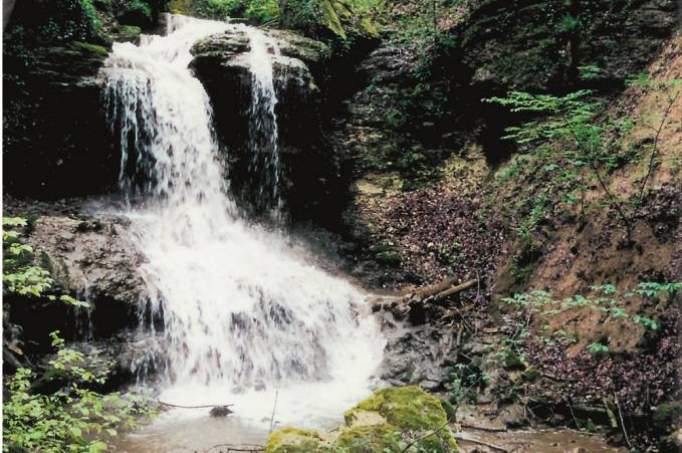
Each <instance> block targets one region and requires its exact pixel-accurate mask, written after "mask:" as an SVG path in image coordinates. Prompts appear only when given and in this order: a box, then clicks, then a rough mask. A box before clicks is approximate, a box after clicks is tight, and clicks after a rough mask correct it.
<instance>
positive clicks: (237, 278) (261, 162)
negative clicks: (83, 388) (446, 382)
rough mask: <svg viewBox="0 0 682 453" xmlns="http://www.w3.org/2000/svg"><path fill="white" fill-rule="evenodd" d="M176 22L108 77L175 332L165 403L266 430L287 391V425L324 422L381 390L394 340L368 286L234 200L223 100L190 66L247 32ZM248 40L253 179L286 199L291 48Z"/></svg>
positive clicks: (141, 242)
mask: <svg viewBox="0 0 682 453" xmlns="http://www.w3.org/2000/svg"><path fill="white" fill-rule="evenodd" d="M168 21H169V30H168V34H167V36H163V37H161V36H146V37H143V40H142V42H141V44H140V45H139V46H134V45H132V44H129V43H126V44H115V45H114V49H113V53H112V55H111V56H110V58H109V60H108V64H107V68H106V69H105V70H104V74H105V77H106V80H107V90H106V96H105V97H106V103H107V106H108V108H109V112H110V117H111V120H112V123H113V124H114V130H115V131H116V132H117V133H118V134H119V137H120V142H121V155H122V157H121V159H122V161H121V188H122V190H123V191H124V192H125V193H126V194H127V195H129V196H131V199H133V197H132V196H134V198H135V201H134V203H133V207H132V208H130V209H129V211H128V212H127V213H126V215H128V217H129V218H130V219H131V221H132V226H133V231H134V234H135V240H136V242H137V245H138V246H139V248H140V250H141V251H142V252H143V254H144V255H145V256H146V258H147V262H146V263H145V264H144V265H143V267H142V271H143V274H144V276H145V278H146V280H147V283H148V286H149V289H150V292H151V293H152V294H153V295H154V297H153V298H152V301H151V307H147V308H146V309H147V310H148V311H150V312H151V313H152V318H155V319H157V320H161V321H162V322H161V324H162V326H163V329H162V330H161V331H159V332H158V334H157V335H158V336H159V338H160V339H161V340H160V341H161V348H160V350H161V351H162V352H161V353H158V354H150V360H151V361H152V362H153V364H154V368H155V369H156V370H157V371H158V379H159V381H158V385H159V387H160V390H161V398H162V399H163V400H168V401H171V402H174V403H176V404H185V405H187V404H195V405H196V404H218V403H227V402H229V403H234V404H235V411H236V413H237V415H238V416H239V417H240V418H242V419H244V420H247V421H252V422H254V423H262V422H263V418H269V415H270V412H271V411H272V409H273V401H274V399H275V395H277V397H278V405H277V416H276V418H277V420H279V421H280V422H282V423H298V424H303V425H311V424H312V425H315V424H316V421H315V420H319V419H320V418H324V417H325V416H328V415H332V414H340V413H341V411H342V410H343V409H344V408H346V407H348V406H349V405H350V404H352V403H353V402H354V401H355V400H357V399H359V398H361V397H362V396H363V395H364V394H365V393H366V392H367V391H368V389H369V386H370V380H371V375H372V373H373V371H374V369H375V367H376V365H377V364H378V363H379V361H380V357H381V353H382V349H383V345H384V341H383V339H382V337H381V335H380V334H379V333H378V329H377V327H376V325H375V323H374V321H373V320H372V319H371V317H370V316H368V314H367V313H366V310H367V307H366V304H364V300H365V298H364V295H363V294H362V293H361V292H360V291H359V290H357V289H355V288H354V287H353V286H351V285H350V284H349V283H347V282H345V281H344V280H341V279H339V278H335V277H333V276H331V275H329V274H327V273H325V272H323V271H321V270H319V269H318V268H316V267H315V266H314V265H312V264H309V261H310V260H309V259H306V256H305V253H304V252H303V251H301V250H296V249H294V248H293V247H292V246H291V245H289V244H288V241H287V240H286V238H285V235H284V234H283V233H272V232H268V231H266V230H264V229H261V228H259V227H257V226H254V225H253V224H250V223H249V222H247V221H245V220H244V219H243V218H242V217H241V216H240V214H239V212H238V210H237V208H236V207H235V204H234V203H233V201H232V200H231V198H230V196H229V191H228V189H227V187H226V184H225V183H224V181H225V174H224V173H225V172H224V169H223V166H222V164H221V159H220V156H219V153H218V149H219V147H218V146H217V144H216V139H215V134H214V133H213V130H212V119H211V107H210V102H209V99H208V96H207V94H206V92H205V91H204V88H203V86H202V85H201V83H200V82H199V81H198V80H197V79H196V78H195V77H194V76H193V75H192V73H191V71H190V70H189V69H188V64H189V62H190V61H191V58H192V57H191V54H190V48H191V46H192V45H193V44H194V43H195V42H196V41H197V40H199V39H200V38H202V37H206V36H208V35H211V34H215V33H220V32H224V31H226V30H228V29H229V27H244V26H238V25H230V24H227V23H220V22H212V21H203V20H198V19H190V18H186V17H182V16H170V17H169V19H168ZM247 33H248V35H249V37H250V38H251V61H252V66H251V67H252V71H253V79H254V81H255V83H254V101H253V104H254V105H253V106H252V108H251V113H252V115H253V117H254V121H253V126H252V130H253V131H254V133H257V137H255V138H253V137H252V141H253V143H252V145H253V147H254V149H253V152H254V154H255V155H254V166H253V169H254V171H259V172H261V173H262V175H263V176H262V188H261V189H260V190H262V191H263V193H265V194H269V195H270V196H272V197H273V199H278V197H279V194H278V191H277V186H278V184H279V182H278V174H279V163H278V157H277V152H278V151H277V125H276V117H275V110H274V109H275V104H276V102H277V100H276V97H275V96H274V88H273V86H274V85H273V83H274V82H273V69H272V62H271V59H270V58H269V55H270V52H276V51H277V50H276V48H273V47H272V44H268V43H267V41H266V40H265V37H264V35H263V34H262V33H261V32H260V31H259V30H256V29H251V28H247ZM259 153H260V154H259ZM146 328H147V329H153V323H149V325H147V326H146ZM141 369H142V367H141ZM146 379H148V380H149V379H150V377H147V378H146ZM202 414H203V415H205V411H202Z"/></svg>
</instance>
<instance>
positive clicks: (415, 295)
mask: <svg viewBox="0 0 682 453" xmlns="http://www.w3.org/2000/svg"><path fill="white" fill-rule="evenodd" d="M476 284H478V280H476V279H474V280H469V281H466V282H464V283H461V284H459V285H458V284H457V279H456V278H454V277H452V278H446V279H445V280H443V281H441V282H439V283H436V284H434V285H430V286H426V287H424V288H420V289H418V290H416V291H414V292H412V293H410V294H407V295H406V296H403V298H402V300H403V301H404V302H409V301H413V300H416V301H425V300H427V299H431V298H433V299H434V300H443V299H447V298H448V297H451V296H454V295H455V294H458V293H461V292H462V291H464V290H467V289H469V288H472V287H473V286H475V285H476Z"/></svg>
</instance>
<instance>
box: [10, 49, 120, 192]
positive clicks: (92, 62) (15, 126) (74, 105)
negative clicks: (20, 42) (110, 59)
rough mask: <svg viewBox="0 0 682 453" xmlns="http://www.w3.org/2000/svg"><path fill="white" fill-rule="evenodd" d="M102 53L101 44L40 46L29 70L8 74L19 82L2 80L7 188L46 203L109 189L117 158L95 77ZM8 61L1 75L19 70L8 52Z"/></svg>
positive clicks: (113, 181) (113, 176)
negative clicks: (4, 108) (5, 89)
mask: <svg viewBox="0 0 682 453" xmlns="http://www.w3.org/2000/svg"><path fill="white" fill-rule="evenodd" d="M107 54H108V50H107V49H106V48H105V47H102V46H99V45H94V44H87V43H83V42H73V43H68V44H64V45H62V46H58V47H46V48H39V49H36V50H34V51H33V60H32V65H31V67H30V68H27V73H25V74H24V75H21V76H14V77H19V79H20V81H21V84H22V85H19V86H15V85H13V84H12V83H11V82H9V83H7V82H6V84H5V86H6V88H7V97H6V98H5V106H6V109H7V115H5V118H4V130H5V138H4V146H5V149H4V159H5V167H4V177H5V188H6V190H8V191H10V192H12V193H15V194H22V195H30V196H35V197H40V198H52V197H59V196H71V195H83V194H89V193H96V192H102V191H103V190H106V189H107V188H109V187H111V186H112V185H114V184H115V182H116V177H117V170H116V167H117V161H118V159H117V158H116V156H115V152H114V149H113V147H112V143H113V141H112V140H109V139H108V138H109V136H110V134H109V130H108V126H107V123H106V120H105V116H104V112H103V110H102V108H101V100H100V86H99V83H98V81H97V77H96V75H97V72H98V71H99V68H100V67H101V66H102V64H103V63H104V60H105V59H106V57H107ZM17 58H19V57H17ZM6 61H8V64H7V66H9V68H8V69H6V70H7V71H9V75H8V76H7V78H11V77H13V74H12V71H15V70H16V71H17V73H21V72H22V71H23V69H22V68H18V67H17V66H19V65H20V63H19V62H18V61H17V59H15V58H13V56H12V55H10V57H9V58H8V60H6ZM7 78H6V80H7ZM85 169H87V171H84V170H85Z"/></svg>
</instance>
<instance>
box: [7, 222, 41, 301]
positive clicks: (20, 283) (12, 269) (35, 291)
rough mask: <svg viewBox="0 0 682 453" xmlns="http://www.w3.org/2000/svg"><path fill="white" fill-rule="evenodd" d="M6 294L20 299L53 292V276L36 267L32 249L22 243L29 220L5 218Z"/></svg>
mask: <svg viewBox="0 0 682 453" xmlns="http://www.w3.org/2000/svg"><path fill="white" fill-rule="evenodd" d="M2 225H3V232H2V251H3V259H2V264H3V274H2V281H3V292H5V293H9V294H18V295H20V296H33V297H40V296H42V295H43V294H44V293H45V292H46V291H47V290H49V289H50V288H52V283H53V280H52V278H50V273H49V272H48V271H47V270H45V269H43V268H41V267H39V266H34V265H33V264H32V263H33V248H32V247H31V246H30V245H27V244H24V243H22V242H21V240H20V239H21V234H22V230H21V229H23V228H24V227H26V225H27V222H26V219H23V218H19V217H3V221H2Z"/></svg>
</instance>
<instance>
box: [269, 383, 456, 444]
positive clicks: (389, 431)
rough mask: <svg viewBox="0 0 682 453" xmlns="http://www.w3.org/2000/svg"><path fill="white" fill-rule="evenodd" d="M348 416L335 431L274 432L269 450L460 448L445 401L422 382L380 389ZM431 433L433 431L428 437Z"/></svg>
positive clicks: (288, 430)
mask: <svg viewBox="0 0 682 453" xmlns="http://www.w3.org/2000/svg"><path fill="white" fill-rule="evenodd" d="M344 418H345V424H344V426H342V427H341V428H339V429H338V430H334V432H333V434H324V433H319V432H316V431H308V430H300V429H295V428H284V429H281V430H278V431H275V432H273V433H272V434H271V435H270V438H269V440H268V444H267V447H266V449H265V451H266V453H298V452H300V453H304V452H305V453H315V452H317V453H323V452H325V453H335V452H339V453H341V452H349V453H361V452H362V453H382V452H386V451H396V452H397V451H400V450H401V444H402V442H408V443H409V442H414V443H413V447H414V448H415V450H419V451H429V452H433V453H448V452H451V453H455V452H457V451H459V450H458V449H457V443H456V442H455V439H454V438H453V437H452V433H451V432H450V430H449V429H448V428H447V416H446V413H445V410H444V409H443V406H442V405H441V402H440V401H439V400H438V398H436V397H434V396H432V395H428V394H426V393H425V392H424V391H423V390H421V389H419V388H418V387H400V388H385V389H382V390H379V391H377V392H375V393H374V395H372V396H370V397H369V398H367V399H366V400H364V401H362V402H360V403H359V404H358V405H357V406H355V407H354V408H352V409H350V410H349V411H348V412H346V413H345V415H344ZM428 432H432V434H431V435H429V436H426V435H425V434H426V433H428ZM402 448H404V447H402Z"/></svg>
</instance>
